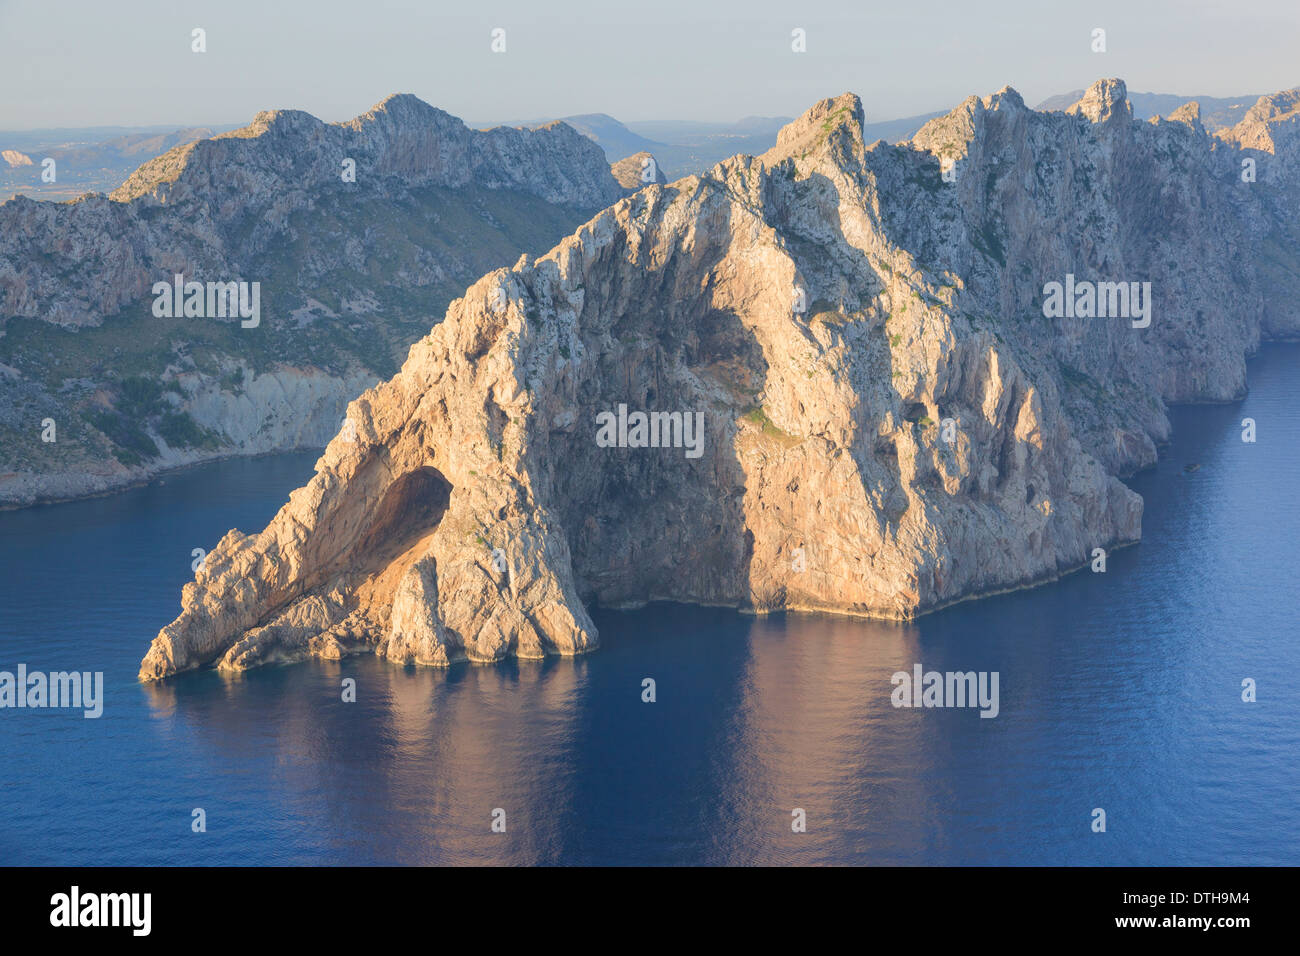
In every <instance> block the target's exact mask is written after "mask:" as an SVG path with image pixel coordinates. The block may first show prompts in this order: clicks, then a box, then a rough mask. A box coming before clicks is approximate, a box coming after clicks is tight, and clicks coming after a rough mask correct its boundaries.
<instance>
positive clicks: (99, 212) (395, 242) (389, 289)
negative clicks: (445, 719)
mask: <svg viewBox="0 0 1300 956" xmlns="http://www.w3.org/2000/svg"><path fill="white" fill-rule="evenodd" d="M349 164H350V165H349ZM352 172H354V173H355V177H354V181H349V180H348V178H347V177H345V173H352ZM625 193H626V190H624V189H623V188H622V187H621V186H620V185H619V184H618V183H617V182H616V181H615V179H614V177H613V175H612V173H611V172H610V168H609V165H608V164H607V162H606V160H605V157H604V154H603V153H602V152H601V150H600V148H599V147H598V146H596V145H595V144H594V143H592V142H591V141H590V140H589V139H587V138H586V137H584V136H582V135H580V134H579V133H577V132H576V131H575V130H573V129H571V128H570V127H568V126H565V125H564V124H562V123H552V124H549V125H547V126H544V127H541V128H539V129H534V130H522V129H511V128H500V129H494V130H487V131H477V130H471V129H469V128H467V127H466V126H465V125H464V124H463V123H462V122H461V121H460V120H458V119H456V118H455V117H453V116H450V115H449V114H447V113H444V112H442V111H441V110H437V109H434V108H433V107H431V106H429V105H428V104H426V103H423V102H421V101H420V100H418V99H416V98H415V97H413V96H409V95H398V96H392V97H389V98H388V99H386V100H385V101H384V102H383V103H381V104H379V105H378V106H376V107H375V108H374V109H373V110H371V111H370V112H368V113H366V114H365V115H363V116H360V117H357V118H356V119H354V120H352V121H350V122H347V123H333V124H329V123H323V122H321V121H320V120H318V119H316V118H315V117H313V116H310V115H308V114H306V113H302V112H296V111H277V112H264V113H260V114H258V116H257V117H256V118H255V119H254V121H253V123H252V124H251V125H249V126H248V127H246V128H244V129H240V130H236V131H234V132H232V133H227V134H224V135H222V136H218V137H216V138H212V139H202V140H198V141H195V142H190V143H187V144H185V145H182V146H178V147H176V148H175V149H172V150H170V151H169V152H167V153H165V154H164V155H162V156H159V157H157V158H156V159H152V160H150V161H149V162H147V163H145V164H144V165H143V166H141V167H140V168H139V169H138V170H137V171H136V172H135V173H134V174H133V175H132V176H131V177H130V178H129V179H128V180H127V181H126V182H125V183H124V184H123V185H122V186H121V187H120V188H119V189H117V190H116V191H115V192H114V193H113V194H112V195H111V196H109V197H105V196H102V195H88V196H86V197H83V198H82V199H80V200H77V201H75V202H71V203H53V202H37V201H33V200H31V199H26V198H22V197H19V198H16V199H14V200H12V201H10V202H6V203H3V204H0V363H3V364H4V366H5V367H6V368H7V369H8V370H9V373H8V374H6V375H4V376H0V406H3V408H2V409H0V506H3V505H21V504H29V503H31V502H33V501H37V500H50V499H54V498H60V497H67V496H69V495H76V494H84V493H87V492H97V491H102V490H105V489H107V488H110V487H115V486H120V485H123V484H127V483H130V482H132V481H138V480H140V479H141V478H143V477H147V476H149V475H151V474H154V473H156V472H158V471H160V470H162V469H164V468H167V467H171V466H174V465H176V464H181V463H186V462H189V461H195V460H202V459H204V458H212V457H218V456H223V455H230V454H257V453H260V452H263V451H267V450H282V449H290V448H298V447H313V446H314V447H322V446H323V445H324V443H325V441H326V440H328V438H329V436H330V435H332V434H334V433H335V432H336V431H337V430H338V427H339V422H340V420H341V419H342V413H343V410H344V408H345V406H346V404H347V402H348V401H350V400H351V399H353V398H355V397H356V395H357V394H358V392H359V391H360V390H361V389H363V388H365V387H366V386H368V385H371V384H374V383H375V382H377V381H379V380H381V379H383V378H387V377H389V376H390V375H392V373H393V372H394V371H395V370H396V368H397V365H398V362H399V361H400V357H401V356H402V355H404V354H405V352H406V349H407V348H409V346H410V344H411V343H412V342H414V341H416V340H417V339H418V338H419V337H420V336H421V335H423V334H424V332H426V331H427V330H428V326H429V316H430V315H437V314H441V313H442V311H443V310H445V308H446V306H447V304H448V303H449V302H450V301H451V299H452V298H453V297H454V296H455V295H457V294H459V292H460V291H461V290H463V289H464V288H465V286H466V284H467V283H469V282H472V281H473V280H474V279H475V278H477V277H478V276H480V275H482V274H483V273H484V272H485V271H487V270H489V269H492V268H497V267H499V266H502V265H507V264H509V263H511V262H513V261H514V260H515V259H517V258H518V256H519V255H520V253H521V252H524V251H530V252H540V251H542V250H545V249H547V248H550V247H551V246H552V245H554V243H555V242H556V241H557V240H558V239H560V238H561V237H563V236H564V235H566V234H568V233H569V232H571V231H572V230H573V229H574V228H575V227H576V226H577V225H579V224H580V223H582V222H584V221H585V220H586V219H588V218H589V217H590V216H591V215H592V214H593V213H595V212H596V211H597V210H599V209H601V208H604V207H606V206H608V205H609V204H610V203H612V202H614V201H615V200H616V199H618V198H619V197H620V196H623V195H625ZM176 274H183V275H184V276H185V279H186V281H191V280H193V281H199V282H208V281H216V282H228V281H236V280H242V281H246V282H257V283H259V284H260V290H261V316H260V319H261V324H260V325H259V326H258V327H257V328H252V329H248V328H243V327H241V326H240V318H239V317H227V318H217V317H206V318H193V317H191V318H179V317H177V318H159V317H156V316H154V315H153V314H152V305H153V293H152V289H153V286H154V284H155V283H157V282H160V281H165V282H170V281H172V277H173V276H174V275H176ZM142 397H143V399H144V400H142ZM46 419H52V420H53V421H54V422H55V423H56V424H57V428H58V431H57V439H58V440H57V441H56V442H54V443H49V442H45V441H42V440H41V435H42V422H44V421H45V420H46ZM322 422H323V423H325V424H323V425H322V424H321V423H322Z"/></svg>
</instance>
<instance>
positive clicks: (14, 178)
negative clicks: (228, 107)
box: [0, 126, 234, 199]
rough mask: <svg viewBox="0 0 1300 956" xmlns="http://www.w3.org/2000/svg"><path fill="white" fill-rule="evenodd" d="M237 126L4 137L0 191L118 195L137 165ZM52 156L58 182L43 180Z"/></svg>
mask: <svg viewBox="0 0 1300 956" xmlns="http://www.w3.org/2000/svg"><path fill="white" fill-rule="evenodd" d="M231 129H234V127H233V126H215V127H213V126H193V127H187V128H185V129H175V128H166V129H159V128H157V127H149V128H145V129H124V128H123V127H119V126H105V127H98V128H92V129H83V130H70V129H50V130H33V131H31V132H24V133H0V158H3V160H4V161H3V162H0V193H4V194H9V193H12V192H17V191H22V192H28V193H31V194H32V195H33V196H39V198H41V199H75V198H76V197H77V196H81V195H84V194H86V193H88V192H104V193H107V192H112V191H113V190H114V189H116V188H117V187H118V186H120V185H121V184H122V182H123V180H125V179H126V177H127V176H129V175H130V174H131V173H132V172H133V171H134V170H135V168H136V167H137V166H139V165H140V164H141V163H144V162H147V161H148V160H151V159H153V158H154V157H156V156H161V155H162V154H163V153H165V152H167V151H168V150H170V149H173V148H175V147H177V146H184V145H185V144H187V143H192V142H194V141H195V140H200V139H211V138H212V137H213V136H216V135H217V134H218V133H224V132H226V131H228V130H231ZM46 158H50V159H53V160H54V162H55V164H56V165H55V177H56V178H55V181H54V182H53V183H46V182H43V181H42V179H41V175H42V172H43V170H44V167H43V166H42V163H43V161H44V160H45V159H46Z"/></svg>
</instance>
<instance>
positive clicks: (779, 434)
mask: <svg viewBox="0 0 1300 956" xmlns="http://www.w3.org/2000/svg"><path fill="white" fill-rule="evenodd" d="M741 418H743V419H745V421H747V422H750V423H752V424H754V425H757V426H758V427H759V429H760V430H761V431H762V433H763V434H764V435H765V436H766V437H768V438H771V439H774V440H776V441H778V442H780V443H781V444H783V445H787V446H788V445H797V444H798V443H799V439H798V438H796V437H795V436H794V435H791V434H790V433H789V432H787V431H783V430H782V429H780V428H778V427H777V426H776V424H775V423H773V421H772V419H770V418H768V417H767V412H765V411H763V408H762V406H760V405H754V406H752V407H750V408H748V409H746V411H745V413H744V414H743V415H741Z"/></svg>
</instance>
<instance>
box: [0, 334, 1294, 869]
mask: <svg viewBox="0 0 1300 956" xmlns="http://www.w3.org/2000/svg"><path fill="white" fill-rule="evenodd" d="M1298 371H1300V348H1297V347H1295V346H1274V347H1270V348H1268V349H1267V350H1265V351H1264V352H1263V353H1262V354H1261V356H1260V357H1259V358H1258V359H1256V360H1254V361H1253V362H1252V363H1251V366H1250V377H1251V392H1250V394H1249V396H1248V397H1247V398H1246V399H1245V400H1244V401H1242V402H1240V403H1234V404H1232V405H1223V406H1202V407H1195V408H1182V409H1178V410H1176V411H1175V413H1174V427H1175V438H1174V442H1173V444H1172V446H1171V447H1170V448H1169V449H1167V450H1166V451H1165V453H1164V457H1163V458H1162V460H1161V463H1160V465H1159V466H1158V467H1157V468H1155V469H1153V470H1152V471H1149V472H1146V473H1143V474H1140V475H1138V476H1136V477H1134V478H1133V479H1131V481H1130V482H1129V483H1130V484H1131V486H1132V487H1133V488H1135V489H1136V490H1137V491H1139V492H1140V493H1141V494H1142V495H1143V496H1144V498H1145V500H1146V511H1145V516H1144V521H1143V541H1142V543H1141V544H1140V545H1138V546H1136V547H1132V548H1127V549H1123V550H1119V551H1115V552H1113V553H1111V554H1110V556H1109V559H1108V566H1107V571H1106V573H1105V574H1093V573H1090V572H1088V571H1084V572H1080V573H1076V574H1073V575H1070V576H1068V577H1066V578H1064V579H1063V580H1061V581H1059V582H1057V583H1055V584H1051V585H1047V586H1044V587H1041V588H1036V589H1033V590H1029V591H1023V592H1017V593H1014V594H1008V595H1003V596H999V597H994V598H990V599H987V600H983V601H978V602H967V603H964V604H960V605H956V606H954V607H951V608H948V609H946V610H944V611H941V612H939V613H937V614H933V615H928V616H926V617H924V618H921V619H920V620H918V621H916V622H913V623H910V624H906V625H902V624H890V623H880V622H869V621H859V620H853V619H849V618H842V617H834V616H823V615H805V614H790V615H775V616H771V617H762V618H755V617H750V616H745V615H741V614H737V613H735V612H732V611H729V610H724V609H716V608H692V607H685V606H680V605H671V604H669V605H654V606H651V607H648V608H645V609H642V610H638V611H632V612H615V611H597V612H596V614H595V618H596V623H597V625H598V627H599V628H600V632H601V639H602V647H601V649H600V650H599V651H597V652H596V653H593V654H590V655H587V656H585V657H581V658H577V659H551V660H547V661H543V662H509V663H505V664H502V665H499V666H492V667H484V666H474V665H458V666H455V667H452V668H450V669H448V670H445V671H444V670H434V669H416V668H401V667H396V666H393V665H390V664H388V663H386V662H383V661H379V660H376V659H374V658H372V657H362V658H353V659H349V660H346V661H342V662H338V663H329V662H316V661H313V662H307V663H303V664H295V665H287V666H273V667H267V668H262V669H258V670H255V671H251V672H249V673H247V674H244V675H240V676H238V677H227V676H224V675H219V674H217V673H215V672H212V671H207V672H201V673H196V674H190V675H185V676H182V677H180V678H177V679H174V680H170V681H167V682H165V683H164V684H162V685H158V686H144V685H140V684H138V683H137V682H136V681H135V674H136V669H137V667H138V665H139V661H140V658H141V656H142V655H143V654H144V651H145V650H146V649H147V647H148V644H149V641H150V640H151V639H152V637H153V636H154V634H155V633H156V632H157V630H158V628H159V627H160V626H161V625H163V624H165V623H167V622H168V621H170V620H171V619H172V617H174V616H175V614H176V613H177V611H178V609H179V594H180V588H181V586H182V585H183V584H184V583H185V582H186V581H188V580H191V579H192V572H191V570H190V562H191V561H192V557H191V551H192V549H193V548H196V547H202V548H205V549H210V548H211V547H212V545H213V544H215V542H216V541H217V540H218V539H219V538H220V537H221V535H223V534H224V533H225V532H226V531H227V530H228V529H229V528H231V527H239V528H240V529H242V530H244V531H246V532H252V531H256V530H260V529H261V528H262V527H263V526H264V525H265V524H266V522H267V521H268V520H269V519H270V517H271V516H272V515H273V514H274V513H275V511H276V510H277V509H278V508H279V507H280V506H281V505H282V504H283V503H284V501H285V500H286V499H287V495H288V492H289V491H291V490H292V489H293V488H295V487H298V486H299V485H300V484H302V483H303V482H304V481H305V480H306V479H307V478H308V477H310V474H311V470H312V464H313V462H314V458H315V456H314V455H290V456H282V457H271V458H261V459H253V460H234V461H226V462H218V463H214V464H212V465H208V466H203V467H200V468H195V469H191V470H187V471H184V472H178V473H174V474H172V475H170V476H168V477H167V478H165V479H163V480H161V481H159V482H155V483H153V484H151V485H149V486H146V487H142V488H138V489H134V490H132V491H129V492H126V493H124V494H121V495H117V496H114V497H109V498H99V499H92V500H88V501H81V502H73V503H68V504H62V505H53V506H46V507H40V508H33V509H28V510H24V511H16V512H8V513H3V514H0V587H3V589H4V590H3V601H2V602H0V609H2V610H3V616H2V617H0V669H13V667H14V666H15V665H16V664H17V663H18V662H24V663H26V664H27V665H28V666H29V667H31V668H33V669H39V670H45V671H52V670H63V669H71V668H75V669H78V670H92V671H93V670H100V671H103V672H104V674H105V680H106V682H107V689H106V700H105V709H104V715H103V717H102V718H100V719H98V720H86V719H83V718H82V717H81V716H80V714H79V713H75V712H72V713H70V712H61V711H13V710H4V711H0V768H3V774H2V775H0V863H28V864H43V863H50V864H54V863H66V864H122V863H125V864H132V863H197V864H243V863H249V864H257V863H270V864H291V863H362V864H365V863H408V864H426V863H857V864H908V863H956V864H991V863H1007V864H1050V863H1079V864H1189V865H1190V864H1235V863H1248V864H1292V865H1294V864H1296V863H1300V801H1297V799H1296V794H1297V793H1298V792H1300V760H1297V756H1298V755H1300V691H1298V690H1297V687H1296V682H1295V680H1294V674H1295V673H1296V672H1297V670H1298V669H1300V641H1298V639H1297V630H1298V627H1297V625H1298V623H1300V621H1298V616H1297V613H1296V611H1295V609H1294V596H1293V595H1294V590H1295V587H1294V584H1295V580H1296V576H1297V570H1300V568H1298V567H1297V565H1298V564H1300V560H1298V559H1297V549H1296V545H1295V541H1296V540H1297V534H1298V533H1300V505H1298V504H1297V495H1296V491H1295V488H1296V483H1295V478H1294V475H1295V469H1296V466H1297V463H1298V455H1297V448H1298V447H1300V445H1298V442H1300V410H1297V408H1296V404H1295V402H1294V399H1293V398H1292V392H1293V389H1292V387H1291V384H1292V383H1293V382H1294V381H1295V380H1296V376H1297V372H1298ZM1245 417H1252V418H1254V419H1255V421H1256V423H1257V431H1258V440H1257V441H1256V442H1255V443H1253V444H1247V443H1244V442H1242V441H1241V420H1242V419H1243V418H1245ZM1188 464H1199V465H1200V467H1199V468H1198V469H1196V470H1194V471H1190V472H1189V471H1186V470H1185V467H1184V466H1185V465H1188ZM918 662H919V663H921V664H922V665H923V666H924V668H925V669H926V670H935V671H941V672H942V671H963V672H964V671H977V672H979V671H984V672H994V671H996V672H997V673H998V674H999V690H1000V694H999V711H1000V712H999V714H998V716H997V717H996V718H993V719H984V718H981V717H980V716H979V712H978V710H977V709H973V708H965V709H955V708H954V709H925V708H918V709H899V708H895V707H894V706H892V704H891V702H890V694H891V691H892V690H893V685H892V684H891V681H890V678H891V675H893V674H894V673H895V672H896V671H910V670H911V669H912V667H913V665H914V664H915V663H918ZM345 678H352V679H354V680H355V681H356V686H357V701H356V702H355V703H345V702H344V701H343V699H342V686H343V681H344V679H345ZM646 678H652V679H653V680H654V681H655V691H656V701H655V702H654V703H645V702H643V700H642V687H643V681H644V680H645V679H646ZM1245 678H1251V679H1253V680H1254V681H1255V682H1256V684H1257V686H1258V701H1257V702H1255V703H1245V702H1243V701H1242V699H1241V694H1242V686H1241V685H1242V680H1243V679H1245ZM195 808H202V809H203V810H204V811H205V813H206V822H207V832H206V833H195V832H192V830H191V820H192V812H193V811H194V809H195ZM1097 808H1101V809H1104V810H1105V812H1106V817H1107V830H1106V832H1105V833H1094V832H1092V829H1091V823H1092V819H1093V812H1094V810H1095V809H1097ZM498 809H500V810H503V811H504V812H505V820H506V832H505V833H493V832H492V830H491V824H492V820H493V813H494V811H495V810H498ZM796 809H799V810H802V811H804V814H805V815H806V819H807V832H804V833H795V832H792V829H791V821H792V812H793V811H794V810H796Z"/></svg>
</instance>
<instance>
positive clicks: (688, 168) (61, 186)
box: [0, 90, 1259, 200]
mask: <svg viewBox="0 0 1300 956" xmlns="http://www.w3.org/2000/svg"><path fill="white" fill-rule="evenodd" d="M1083 93H1084V91H1083V90H1073V91H1071V92H1069V93H1061V94H1058V95H1056V96H1050V97H1048V98H1047V99H1045V100H1043V101H1042V102H1041V103H1039V104H1038V106H1037V107H1035V108H1036V109H1038V110H1043V111H1050V110H1064V109H1067V108H1068V107H1070V106H1071V105H1073V104H1074V103H1076V102H1078V101H1079V99H1080V98H1081V97H1082V96H1083ZM1258 99H1259V97H1258V96H1241V97H1229V98H1223V97H1214V96H1179V95H1177V94H1173V93H1130V94H1129V102H1130V103H1132V105H1133V115H1134V117H1135V118H1136V119H1150V118H1151V117H1153V116H1157V115H1159V116H1169V115H1170V114H1171V113H1173V112H1174V111H1175V110H1177V109H1178V108H1179V107H1180V106H1183V105H1185V104H1187V103H1190V102H1192V101H1196V102H1197V103H1199V104H1200V107H1201V122H1202V123H1203V124H1204V126H1205V128H1206V130H1208V131H1209V132H1211V133H1213V132H1215V131H1216V130H1220V129H1226V128H1228V127H1230V126H1234V125H1236V124H1237V123H1238V122H1240V121H1241V118H1242V117H1243V116H1244V115H1245V113H1246V111H1247V110H1249V109H1250V107H1251V106H1252V105H1253V104H1254V103H1255V101H1256V100H1258ZM943 115H944V113H943V111H939V112H934V113H922V114H920V115H917V116H904V117H901V118H899V119H892V120H884V121H881V122H872V123H866V124H864V126H863V133H864V135H865V136H866V138H867V141H868V142H874V141H876V140H879V139H883V140H885V141H886V142H888V143H899V142H902V141H903V140H906V139H909V138H910V137H911V136H913V135H914V134H915V133H916V132H917V131H918V130H919V129H920V128H921V127H922V126H924V125H925V124H926V123H927V122H929V121H930V120H932V119H934V118H935V117H938V116H943ZM558 119H559V120H560V122H563V123H567V124H568V125H569V126H572V127H573V128H574V129H576V130H577V131H578V132H579V133H581V134H582V135H583V136H586V137H587V138H588V139H590V140H592V141H594V142H595V143H596V144H597V145H598V146H600V148H601V149H602V150H603V151H604V153H605V157H606V158H607V159H608V160H609V162H610V163H611V164H613V163H616V162H618V161H619V160H621V159H625V158H627V157H629V156H632V155H634V154H637V153H650V154H651V155H653V156H654V158H655V162H656V164H657V165H658V168H659V170H660V171H662V172H663V173H664V175H666V176H667V177H668V178H669V179H674V178H677V177H681V176H691V175H695V174H698V173H702V172H704V171H706V170H708V169H710V168H711V167H712V166H714V165H715V164H716V163H719V162H721V161H722V160H724V159H727V158H729V157H731V156H735V155H737V154H740V153H743V154H745V155H751V156H752V155H757V154H759V153H762V152H764V151H766V150H768V149H771V148H772V146H773V145H775V144H776V134H777V132H778V131H779V130H780V129H781V127H783V126H785V125H787V124H788V123H790V122H791V120H792V118H791V117H788V116H748V117H745V118H744V119H741V120H737V121H735V122H730V123H727V122H718V123H710V122H700V121H693V120H643V121H638V122H626V123H624V122H620V121H619V120H617V119H615V118H614V117H613V116H610V115H608V114H606V113H582V114H578V115H575V116H564V117H558ZM555 121H556V119H555V118H552V119H546V120H530V121H512V122H508V123H469V124H468V125H469V126H471V127H473V128H476V129H484V130H486V129H490V128H493V127H496V126H514V127H522V128H528V129H536V128H537V127H540V126H544V125H547V124H549V123H553V122H555ZM235 128H236V127H234V126H194V127H186V128H183V129H177V128H175V127H169V126H147V127H126V126H97V127H88V128H82V129H77V128H56V129H44V130H30V131H23V132H5V131H0V195H2V196H6V197H7V196H8V195H10V194H12V193H14V192H23V193H25V194H27V195H30V196H31V197H32V198H39V199H54V200H68V199H75V198H76V197H78V196H81V195H84V194H85V193H88V192H103V193H109V192H112V191H113V190H114V189H116V188H117V187H118V186H120V185H121V184H122V182H123V181H124V180H125V179H126V177H127V176H129V175H130V174H131V172H133V171H134V170H135V168H136V167H137V166H139V165H140V164H141V163H143V162H145V161H147V160H150V159H153V158H154V157H156V156H161V155H162V154H163V153H165V152H167V151H168V150H170V149H172V148H174V147H176V146H183V145H185V144H186V143H191V142H194V141H195V140H199V139H208V138H211V137H212V136H216V135H218V134H220V133H224V132H228V131H230V130H233V129H235ZM46 157H51V158H53V159H54V160H55V162H56V163H57V164H58V165H57V175H58V179H57V181H56V182H55V183H53V184H50V183H43V182H42V181H41V171H42V167H41V161H42V160H43V159H45V158H46Z"/></svg>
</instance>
